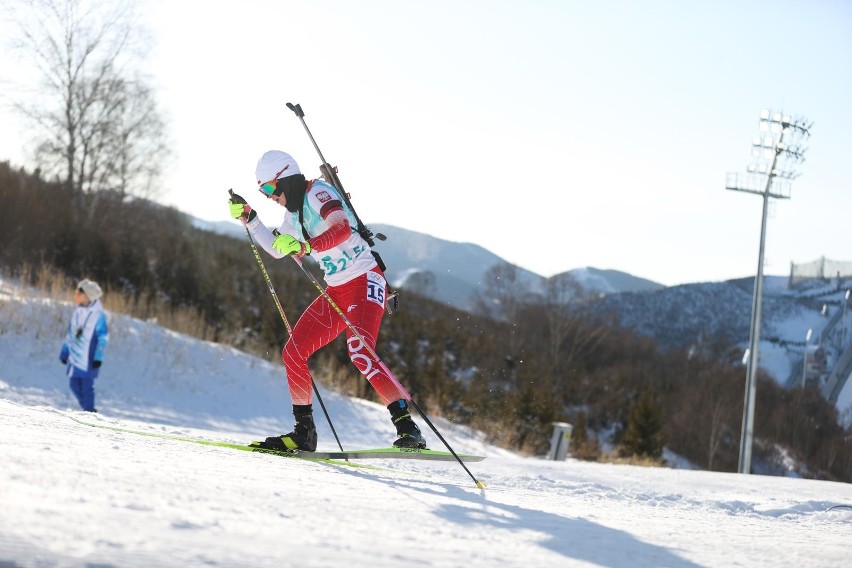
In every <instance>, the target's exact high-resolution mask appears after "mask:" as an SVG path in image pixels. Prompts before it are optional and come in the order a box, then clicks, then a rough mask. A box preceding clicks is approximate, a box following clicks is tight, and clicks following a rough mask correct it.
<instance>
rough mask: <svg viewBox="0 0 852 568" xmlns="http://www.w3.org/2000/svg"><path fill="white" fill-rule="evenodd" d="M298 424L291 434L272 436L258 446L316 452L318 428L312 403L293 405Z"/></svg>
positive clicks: (280, 449) (269, 448) (270, 448)
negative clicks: (315, 423)
mask: <svg viewBox="0 0 852 568" xmlns="http://www.w3.org/2000/svg"><path fill="white" fill-rule="evenodd" d="M293 415H294V416H295V417H296V426H295V427H294V428H293V431H292V432H290V433H289V434H284V435H282V436H271V437H269V438H267V439H266V440H265V441H263V442H258V444H257V445H258V446H259V447H261V448H266V449H268V450H279V451H283V452H286V451H292V450H301V451H303V452H315V451H316V450H317V428H316V426H315V425H314V415H313V408H312V406H311V405H310V404H305V405H296V404H294V405H293Z"/></svg>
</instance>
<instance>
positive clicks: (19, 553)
mask: <svg viewBox="0 0 852 568" xmlns="http://www.w3.org/2000/svg"><path fill="white" fill-rule="evenodd" d="M70 310H71V306H70V305H69V304H67V303H56V302H52V301H50V300H46V299H42V298H38V297H29V298H21V297H17V296H16V297H11V296H9V295H8V294H6V295H1V296H0V313H2V316H3V317H2V318H0V336H1V337H2V340H1V341H0V504H2V510H3V514H2V515H0V565H2V566H10V567H12V566H20V567H28V568H29V567H35V566H56V567H62V568H65V567H69V568H77V567H80V568H82V567H84V566H122V567H129V568H133V567H137V566H139V567H148V566H158V567H165V568H169V567H181V568H182V567H185V566H200V565H215V566H227V567H252V568H264V567H279V566H288V565H293V564H295V563H298V565H299V566H317V567H319V566H328V565H331V564H339V563H341V562H343V563H345V564H347V565H353V566H371V567H385V566H387V567H396V566H399V565H400V564H405V565H412V566H425V567H434V568H441V567H455V566H460V565H462V566H470V567H480V566H481V567H490V566H498V565H499V566H506V567H516V566H517V567H521V566H529V565H535V566H607V567H610V568H633V567H634V566H671V567H677V568H693V567H698V566H749V567H763V566H766V567H775V566H804V565H807V566H813V567H826V568H827V567H834V566H839V565H842V564H843V563H844V562H845V560H846V558H847V556H848V554H847V550H846V545H845V542H846V540H845V536H846V534H847V533H848V526H849V523H850V522H852V512H850V511H852V509H850V508H847V507H846V505H852V487H850V485H848V484H843V483H835V482H826V481H813V480H804V479H795V478H783V477H768V476H761V475H749V476H746V475H738V474H724V473H710V472H703V471H691V470H675V469H665V468H643V467H635V466H620V465H612V464H609V465H606V464H596V463H587V462H581V461H575V460H573V459H568V460H566V461H564V462H552V461H546V460H543V459H541V458H540V457H533V458H521V457H518V456H516V455H513V454H511V453H510V452H506V451H504V450H501V449H500V448H497V447H494V446H489V445H488V444H485V443H484V442H483V441H482V440H481V437H480V436H479V435H478V434H477V433H475V432H471V431H469V430H467V429H465V428H459V427H456V426H454V425H452V424H450V423H447V422H445V421H443V420H440V419H436V424H437V425H438V427H439V428H440V429H441V431H442V433H443V434H444V435H445V436H446V437H447V439H448V441H449V442H450V444H451V445H452V446H453V447H454V448H455V449H456V450H459V451H469V452H482V453H484V454H485V455H487V456H488V458H487V459H486V460H485V461H483V462H478V463H474V464H469V465H470V468H471V470H472V471H473V473H474V474H475V475H476V476H477V477H478V479H480V480H482V481H484V482H485V483H487V485H488V487H487V488H486V489H484V490H479V489H476V487H475V486H474V484H473V482H472V480H471V479H470V477H468V476H467V475H466V474H465V473H464V471H463V470H462V469H461V467H460V466H458V465H457V464H455V463H452V462H441V463H435V464H430V463H425V462H418V461H410V462H393V461H378V462H373V463H372V464H366V463H365V464H363V465H376V466H378V467H379V468H380V469H377V470H376V469H364V468H358V467H347V466H334V465H326V464H318V463H308V462H298V461H291V460H287V459H284V458H278V457H275V456H267V455H253V454H246V453H244V452H238V451H233V450H229V449H226V448H216V447H209V446H201V445H196V444H191V443H186V442H179V441H173V440H167V439H162V438H157V437H151V436H141V435H137V434H132V433H127V432H120V431H115V430H110V429H109V428H122V429H132V430H136V431H140V432H146V433H150V434H169V435H180V436H190V437H197V438H204V439H210V440H220V441H230V442H245V441H247V440H251V439H254V438H256V437H258V436H260V435H264V434H268V433H270V432H279V431H281V430H283V429H285V428H288V427H289V426H290V425H291V422H290V421H291V418H290V417H289V416H288V411H289V400H288V398H287V395H286V389H285V387H284V385H283V377H282V374H283V373H282V371H281V369H280V367H279V366H278V365H276V364H272V363H269V362H266V361H263V360H260V359H257V358H254V357H250V356H248V355H246V354H244V353H241V352H239V351H236V350H234V349H231V348H228V347H224V346H221V345H217V344H214V343H209V342H203V341H199V340H196V339H193V338H190V337H186V336H183V335H180V334H176V333H174V332H171V331H168V330H166V329H163V328H161V327H159V326H158V325H156V324H154V323H150V322H143V321H140V320H136V319H133V318H129V317H126V316H123V315H119V314H115V315H113V317H112V320H111V322H112V331H111V336H112V344H111V346H110V351H109V353H108V357H107V359H106V362H105V364H104V368H103V374H102V376H101V378H100V379H98V384H97V388H98V407H99V412H98V413H97V414H95V415H90V414H87V413H83V412H79V411H77V410H75V409H74V406H73V405H72V404H71V397H70V394H69V392H68V390H67V386H66V384H65V379H64V378H63V376H62V367H61V365H60V364H59V362H58V361H57V358H56V357H57V353H58V347H59V343H60V342H61V337H62V333H63V329H64V322H65V320H66V318H67V317H68V316H69V314H70ZM154 354H156V357H154V356H153V355H154ZM323 396H324V400H325V402H326V406H327V408H328V409H329V413H330V415H331V416H332V417H333V419H334V421H335V425H336V427H337V429H338V432H339V433H340V434H341V439H342V443H343V444H344V445H345V446H346V447H350V446H357V445H374V444H378V443H381V442H383V441H386V440H387V439H388V433H389V422H388V419H387V416H386V410H385V409H383V408H381V407H380V406H379V405H376V404H373V403H369V402H366V401H363V400H358V399H351V398H348V397H344V396H342V395H338V394H337V393H334V392H330V391H328V390H327V389H324V390H323ZM89 424H91V425H95V426H96V427H92V426H90V425H89ZM320 439H321V442H320V446H321V447H324V448H334V442H333V438H331V437H330V435H329V432H328V430H327V428H326V427H325V425H324V424H322V420H320ZM427 439H428V440H429V443H430V445H431V446H433V447H435V446H438V445H439V442H438V441H437V439H436V438H435V436H434V434H432V433H431V432H427ZM838 505H839V506H840V507H839V508H832V507H835V506H838ZM755 534H760V535H762V536H761V538H760V539H755V538H754V535H755ZM803 535H806V538H805V537H803Z"/></svg>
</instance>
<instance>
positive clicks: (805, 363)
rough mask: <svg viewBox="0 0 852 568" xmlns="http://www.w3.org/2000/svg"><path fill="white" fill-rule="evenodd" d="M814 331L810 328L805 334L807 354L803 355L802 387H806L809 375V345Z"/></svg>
mask: <svg viewBox="0 0 852 568" xmlns="http://www.w3.org/2000/svg"><path fill="white" fill-rule="evenodd" d="M813 333H814V330H813V329H808V333H807V335H805V354H804V355H803V356H802V388H805V378H806V377H807V376H808V347H810V345H811V335H813Z"/></svg>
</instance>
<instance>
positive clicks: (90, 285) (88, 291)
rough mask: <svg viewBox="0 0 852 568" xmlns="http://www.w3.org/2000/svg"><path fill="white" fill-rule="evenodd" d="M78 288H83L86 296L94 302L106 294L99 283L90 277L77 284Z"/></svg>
mask: <svg viewBox="0 0 852 568" xmlns="http://www.w3.org/2000/svg"><path fill="white" fill-rule="evenodd" d="M77 288H78V289H80V290H82V291H83V293H84V294H85V295H86V297H87V298H88V299H89V300H90V301H92V302H94V301H95V300H97V299H98V298H100V297H101V296H103V295H104V291H103V290H101V287H100V286H98V283H97V282H95V281H93V280H89V279H88V278H87V279H85V280H81V281H80V283H79V284H77Z"/></svg>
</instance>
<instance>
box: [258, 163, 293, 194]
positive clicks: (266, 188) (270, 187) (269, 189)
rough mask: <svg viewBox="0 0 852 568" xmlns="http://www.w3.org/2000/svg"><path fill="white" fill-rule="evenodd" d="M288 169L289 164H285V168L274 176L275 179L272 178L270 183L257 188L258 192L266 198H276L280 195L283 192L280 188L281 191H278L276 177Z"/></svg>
mask: <svg viewBox="0 0 852 568" xmlns="http://www.w3.org/2000/svg"><path fill="white" fill-rule="evenodd" d="M289 167H290V164H287V165H286V166H284V168H283V169H282V170H281V171H280V172H278V173H277V174H275V177H274V178H272V181H268V182H266V183H262V184H260V187H259V189H260V192H261V193H262V194H263V195H265V196H266V197H277V196H279V195H281V191H284V190H283V188H282V189H281V191H278V176H280V175H281V174H283V173H284V171H285V170H286V169H287V168H289Z"/></svg>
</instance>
